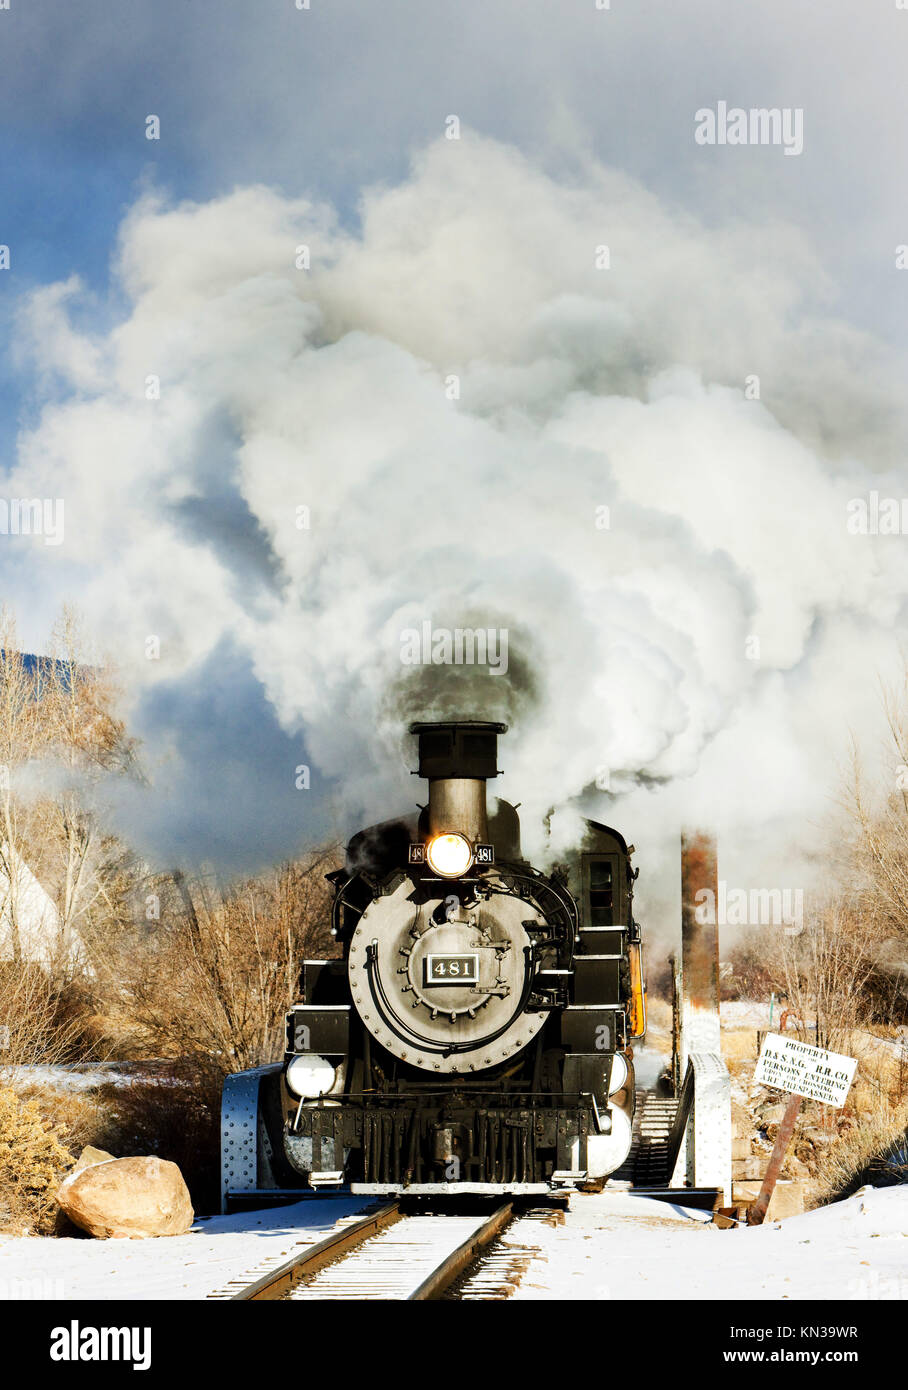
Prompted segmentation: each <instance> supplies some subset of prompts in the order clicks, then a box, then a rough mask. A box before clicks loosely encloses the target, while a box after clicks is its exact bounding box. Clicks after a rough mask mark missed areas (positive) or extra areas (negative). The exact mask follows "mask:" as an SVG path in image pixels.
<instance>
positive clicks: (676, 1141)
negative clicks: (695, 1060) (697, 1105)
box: [666, 1062, 695, 1178]
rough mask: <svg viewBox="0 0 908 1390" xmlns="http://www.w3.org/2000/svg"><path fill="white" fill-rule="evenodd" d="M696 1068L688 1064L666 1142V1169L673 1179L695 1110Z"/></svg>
mask: <svg viewBox="0 0 908 1390" xmlns="http://www.w3.org/2000/svg"><path fill="white" fill-rule="evenodd" d="M694 1091H695V1083H694V1068H693V1065H692V1064H691V1063H690V1062H688V1064H687V1071H686V1072H685V1073H684V1081H683V1082H682V1083H681V1090H680V1091H679V1092H678V1108H677V1110H676V1111H675V1118H674V1120H673V1121H672V1127H671V1129H670V1130H669V1132H668V1140H667V1141H666V1156H667V1163H666V1168H667V1171H668V1176H669V1178H671V1175H672V1173H674V1171H675V1165H676V1164H677V1162H678V1155H679V1154H680V1152H681V1145H682V1144H683V1143H684V1136H685V1134H686V1133H687V1125H688V1121H689V1119H690V1114H691V1111H692V1110H693V1108H694Z"/></svg>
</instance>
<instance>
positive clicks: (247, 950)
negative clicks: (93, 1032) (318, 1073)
mask: <svg viewBox="0 0 908 1390" xmlns="http://www.w3.org/2000/svg"><path fill="white" fill-rule="evenodd" d="M333 864H334V857H333V852H324V853H320V854H317V855H314V856H311V857H310V858H308V859H307V860H305V861H302V862H299V863H292V864H285V865H282V866H281V867H280V868H278V869H276V870H274V871H272V872H271V873H268V874H266V875H264V876H262V877H260V878H255V879H250V880H248V881H246V882H245V883H242V884H239V885H237V886H235V887H232V888H227V889H222V888H219V887H218V886H217V885H216V884H213V883H212V882H211V880H210V879H209V880H206V879H203V878H198V879H195V880H192V881H189V880H186V879H182V878H179V877H177V878H176V888H177V890H178V893H177V899H178V901H176V902H174V903H173V906H172V911H171V913H168V914H166V915H162V919H161V921H160V922H159V923H157V924H155V928H154V930H153V931H152V932H150V933H149V934H148V935H147V936H146V938H145V943H144V949H143V950H142V951H141V952H140V953H139V955H138V956H137V957H136V958H135V962H134V964H135V966H137V967H138V968H137V969H136V968H132V969H130V967H129V963H128V962H125V963H124V979H125V980H126V989H127V993H128V996H129V999H130V1001H131V1005H132V1008H133V1010H134V1018H135V1022H136V1024H137V1025H138V1026H139V1027H140V1028H141V1029H143V1030H144V1032H145V1035H146V1036H147V1038H148V1040H149V1043H150V1044H151V1046H152V1047H154V1048H157V1049H160V1050H161V1051H162V1052H164V1053H167V1054H169V1055H173V1053H175V1052H178V1053H181V1054H184V1055H185V1054H204V1055H206V1056H209V1057H212V1058H215V1059H218V1061H219V1063H220V1064H221V1065H222V1067H223V1069H224V1070H225V1071H227V1070H236V1069H237V1068H240V1069H241V1068H244V1067H251V1066H257V1065H259V1064H260V1063H262V1062H265V1061H272V1060H274V1058H276V1057H278V1056H280V1054H281V1053H282V1051H283V1049H284V1014H285V1013H286V1011H287V1009H288V1008H289V1006H290V1005H291V1004H292V1003H293V1001H294V998H295V997H296V993H297V989H298V984H299V974H300V968H301V965H302V961H303V960H304V959H305V958H306V956H307V954H313V953H320V954H322V955H325V954H328V955H333V954H335V948H334V944H333V941H332V938H331V936H330V933H329V931H328V915H329V903H330V894H329V892H328V889H327V885H326V883H325V879H324V875H325V872H326V870H327V869H329V868H330V867H332V866H333ZM173 896H174V895H173V894H171V898H172V899H173Z"/></svg>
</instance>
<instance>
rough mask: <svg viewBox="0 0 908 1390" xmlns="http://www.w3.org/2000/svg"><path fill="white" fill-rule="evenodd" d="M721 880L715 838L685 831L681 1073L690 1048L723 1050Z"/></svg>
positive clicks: (691, 1050)
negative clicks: (719, 915)
mask: <svg viewBox="0 0 908 1390" xmlns="http://www.w3.org/2000/svg"><path fill="white" fill-rule="evenodd" d="M718 893H719V881H718V870H717V867H716V839H715V836H714V835H713V834H711V833H710V832H708V831H704V830H693V829H685V830H682V832H681V986H682V997H683V1005H682V1011H681V1032H682V1037H681V1064H682V1065H681V1072H682V1077H683V1073H684V1069H685V1068H686V1066H687V1058H688V1056H689V1055H690V1053H691V1052H719V1051H720V1040H719V925H718V911H717V909H718Z"/></svg>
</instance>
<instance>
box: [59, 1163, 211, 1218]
mask: <svg viewBox="0 0 908 1390" xmlns="http://www.w3.org/2000/svg"><path fill="white" fill-rule="evenodd" d="M95 1152H102V1151H101V1150H96V1151H95ZM57 1203H58V1205H59V1206H60V1208H61V1210H62V1211H64V1212H65V1213H66V1215H67V1216H68V1217H69V1219H70V1221H72V1222H74V1223H75V1225H77V1226H79V1227H80V1228H81V1229H82V1230H83V1231H87V1232H88V1233H89V1235H92V1236H97V1237H98V1239H99V1240H108V1239H111V1238H117V1237H120V1238H126V1237H129V1238H132V1239H142V1238H144V1237H146V1236H180V1235H183V1234H184V1233H185V1232H186V1231H188V1230H189V1228H190V1226H191V1225H192V1222H193V1219H194V1213H193V1210H192V1203H191V1201H190V1199H189V1189H188V1188H187V1186H186V1184H185V1182H184V1181H183V1175H182V1173H181V1172H180V1170H179V1168H178V1167H177V1165H176V1164H175V1163H169V1162H168V1161H167V1160H166V1159H162V1158H104V1159H101V1160H99V1161H93V1162H90V1163H89V1164H88V1165H87V1166H84V1167H82V1168H79V1167H78V1165H77V1167H76V1168H74V1169H73V1171H72V1172H71V1173H69V1174H68V1175H67V1176H66V1177H65V1178H64V1180H63V1182H62V1183H61V1184H60V1190H59V1192H58V1193H57Z"/></svg>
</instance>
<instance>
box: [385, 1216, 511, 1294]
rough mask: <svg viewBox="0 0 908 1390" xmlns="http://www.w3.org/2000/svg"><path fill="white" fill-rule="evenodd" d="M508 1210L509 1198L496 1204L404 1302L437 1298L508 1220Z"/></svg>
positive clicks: (467, 1267)
mask: <svg viewBox="0 0 908 1390" xmlns="http://www.w3.org/2000/svg"><path fill="white" fill-rule="evenodd" d="M512 1213H513V1203H512V1202H504V1203H503V1204H502V1205H501V1206H500V1207H498V1208H497V1210H496V1211H494V1212H493V1213H492V1215H491V1216H490V1217H489V1219H488V1221H487V1222H486V1223H485V1225H484V1226H483V1227H482V1228H481V1229H480V1230H478V1231H475V1232H474V1233H473V1235H472V1236H470V1237H469V1238H468V1239H467V1240H465V1241H464V1242H463V1243H462V1244H461V1245H459V1246H458V1247H457V1249H456V1250H452V1252H451V1254H450V1255H448V1257H447V1259H445V1260H442V1261H441V1263H440V1264H439V1265H437V1266H436V1268H435V1269H433V1271H432V1273H431V1274H430V1275H429V1277H428V1278H427V1279H424V1280H423V1282H422V1283H421V1284H420V1285H419V1286H418V1287H417V1288H416V1289H414V1290H413V1292H412V1293H411V1294H410V1295H409V1298H408V1299H407V1302H413V1301H414V1300H417V1301H421V1302H428V1301H429V1300H431V1299H435V1298H440V1297H441V1295H442V1294H443V1293H444V1291H445V1289H447V1288H449V1287H450V1285H451V1284H453V1283H454V1281H455V1279H458V1278H459V1277H460V1275H461V1274H463V1273H464V1271H465V1270H467V1269H469V1267H470V1265H471V1264H472V1263H473V1261H474V1260H475V1259H476V1258H477V1256H478V1255H479V1253H480V1251H481V1250H483V1249H484V1247H485V1246H487V1245H489V1244H490V1243H491V1242H492V1241H493V1240H494V1239H495V1237H496V1236H497V1235H498V1234H499V1233H500V1232H501V1230H502V1229H503V1227H505V1226H506V1225H507V1224H508V1222H509V1221H510V1219H511V1216H512Z"/></svg>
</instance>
